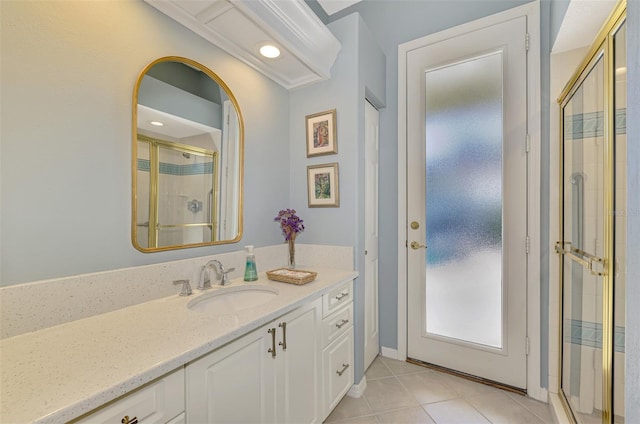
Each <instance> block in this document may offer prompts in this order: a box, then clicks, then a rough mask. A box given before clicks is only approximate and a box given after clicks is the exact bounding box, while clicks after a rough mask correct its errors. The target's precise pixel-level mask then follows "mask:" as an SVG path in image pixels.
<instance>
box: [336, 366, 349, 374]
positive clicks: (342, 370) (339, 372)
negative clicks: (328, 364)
mask: <svg viewBox="0 0 640 424" xmlns="http://www.w3.org/2000/svg"><path fill="white" fill-rule="evenodd" d="M347 368H349V364H342V369H341V370H340V371H336V374H338V375H339V376H340V377H342V374H344V372H345V371H346V370H347Z"/></svg>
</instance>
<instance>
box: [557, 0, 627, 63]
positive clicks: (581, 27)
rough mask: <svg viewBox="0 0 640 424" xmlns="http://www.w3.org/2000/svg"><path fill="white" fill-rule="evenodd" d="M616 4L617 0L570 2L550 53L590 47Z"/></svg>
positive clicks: (580, 0) (578, 0)
mask: <svg viewBox="0 0 640 424" xmlns="http://www.w3.org/2000/svg"><path fill="white" fill-rule="evenodd" d="M616 3H617V0H571V3H569V7H568V9H567V13H566V14H565V15H564V19H563V20H562V25H561V26H560V31H558V37H557V38H556V41H555V43H554V44H553V49H552V53H561V52H566V51H569V50H573V49H577V48H580V47H588V46H590V45H591V44H592V43H593V41H594V40H595V38H596V36H597V35H598V32H599V31H600V29H601V28H602V25H603V24H604V23H605V21H606V20H607V18H608V17H609V15H610V14H611V12H612V11H613V8H614V7H615V5H616Z"/></svg>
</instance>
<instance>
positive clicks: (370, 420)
mask: <svg viewBox="0 0 640 424" xmlns="http://www.w3.org/2000/svg"><path fill="white" fill-rule="evenodd" d="M331 424H380V421H378V420H377V418H376V416H375V415H367V416H366V417H358V418H349V419H348V420H342V421H333V422H332V423H331Z"/></svg>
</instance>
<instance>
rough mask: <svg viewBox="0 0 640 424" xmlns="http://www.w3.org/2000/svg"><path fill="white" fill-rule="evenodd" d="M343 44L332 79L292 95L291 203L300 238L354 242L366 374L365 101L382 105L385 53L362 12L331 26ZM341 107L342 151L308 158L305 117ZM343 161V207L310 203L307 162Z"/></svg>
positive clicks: (359, 369)
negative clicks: (301, 225)
mask: <svg viewBox="0 0 640 424" xmlns="http://www.w3.org/2000/svg"><path fill="white" fill-rule="evenodd" d="M329 29H330V30H331V31H332V32H333V34H334V35H335V36H336V38H338V40H340V42H341V43H342V49H341V50H340V53H339V54H338V57H337V59H336V62H335V63H334V65H333V67H332V68H331V79H330V80H328V81H324V82H320V83H317V84H314V85H312V86H309V87H305V88H300V89H297V90H292V91H291V94H290V105H289V110H290V113H289V116H290V133H289V137H290V139H291V147H290V159H289V160H290V168H291V202H290V205H289V207H292V208H294V209H296V211H298V214H299V215H300V216H301V217H302V218H303V219H304V221H305V231H304V233H302V234H301V235H300V236H299V238H298V240H299V241H300V242H303V243H304V242H313V243H320V244H333V245H345V246H354V251H355V263H354V266H355V268H356V269H357V270H358V271H359V272H360V277H359V278H358V279H357V280H356V282H355V290H354V300H355V307H354V316H355V318H354V321H355V334H356V343H355V377H356V382H358V381H360V379H361V378H362V376H363V374H364V365H363V343H364V303H363V301H364V285H363V284H364V283H363V281H364V211H363V205H364V101H365V96H368V97H370V98H371V100H372V101H373V102H374V103H375V104H376V106H378V107H384V102H385V95H386V93H385V78H384V72H385V57H384V54H383V53H382V50H381V49H380V48H379V47H378V46H377V45H376V44H375V42H374V40H373V37H371V34H370V32H369V30H368V29H367V28H366V26H365V25H364V22H363V21H362V20H361V19H360V16H359V15H357V14H352V15H350V16H347V17H345V18H343V19H340V20H338V21H335V22H333V23H331V24H330V25H329ZM330 109H336V110H337V112H336V113H337V115H336V121H337V141H338V153H337V154H336V155H328V156H320V157H313V158H307V157H306V145H305V116H306V115H310V114H313V113H316V112H322V111H325V110H330ZM332 162H338V166H339V186H340V207H339V208H309V207H308V206H307V186H306V182H307V166H309V165H318V164H325V163H332Z"/></svg>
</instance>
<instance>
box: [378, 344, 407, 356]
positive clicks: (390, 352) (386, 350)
mask: <svg viewBox="0 0 640 424" xmlns="http://www.w3.org/2000/svg"><path fill="white" fill-rule="evenodd" d="M380 354H381V355H382V356H384V357H385V358H390V359H400V358H398V349H392V348H390V347H384V346H382V347H381V348H380ZM404 359H406V358H404Z"/></svg>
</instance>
